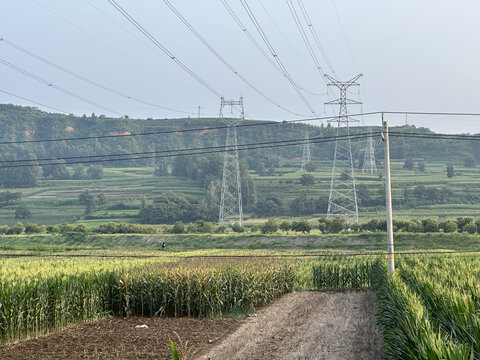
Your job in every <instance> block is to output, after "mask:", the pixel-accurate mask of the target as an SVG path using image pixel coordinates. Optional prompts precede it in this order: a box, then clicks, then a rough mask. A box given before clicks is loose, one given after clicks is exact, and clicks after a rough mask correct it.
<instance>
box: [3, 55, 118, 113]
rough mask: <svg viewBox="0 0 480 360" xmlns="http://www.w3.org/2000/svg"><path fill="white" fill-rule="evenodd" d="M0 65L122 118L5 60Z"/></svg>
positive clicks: (106, 108) (112, 111)
mask: <svg viewBox="0 0 480 360" xmlns="http://www.w3.org/2000/svg"><path fill="white" fill-rule="evenodd" d="M0 64H3V65H5V66H8V67H9V68H11V69H13V70H15V71H18V72H19V73H21V74H23V75H25V76H28V77H30V78H32V79H34V80H36V81H38V82H40V83H42V84H44V85H47V86H49V87H51V88H53V89H55V90H57V91H60V92H62V93H64V94H65V95H68V96H71V97H73V98H75V99H77V100H80V101H83V102H85V103H87V104H90V105H93V106H96V107H98V108H102V109H104V110H106V111H108V112H111V113H113V114H116V115H119V116H122V114H120V113H119V112H117V111H114V110H111V109H109V108H108V107H106V106H103V105H100V104H97V103H96V102H93V101H91V100H88V99H86V98H84V97H82V96H80V95H77V94H75V93H73V92H71V91H69V90H66V89H64V88H62V87H60V86H58V85H55V84H54V83H52V82H50V81H47V80H45V79H42V78H41V77H39V76H37V75H34V74H32V73H31V72H28V71H27V70H24V69H22V68H19V67H18V66H16V65H13V64H11V63H9V62H8V61H5V60H3V59H1V58H0Z"/></svg>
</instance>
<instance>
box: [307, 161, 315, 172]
mask: <svg viewBox="0 0 480 360" xmlns="http://www.w3.org/2000/svg"><path fill="white" fill-rule="evenodd" d="M305 169H306V170H307V171H308V172H314V171H315V170H317V165H315V163H313V162H309V163H308V164H307V165H306V166H305Z"/></svg>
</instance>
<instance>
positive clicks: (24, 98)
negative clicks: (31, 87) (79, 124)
mask: <svg viewBox="0 0 480 360" xmlns="http://www.w3.org/2000/svg"><path fill="white" fill-rule="evenodd" d="M0 92H2V93H4V94H7V95H10V96H13V97H16V98H19V99H22V100H25V101H28V102H31V103H32V104H35V105H40V106H43V107H46V108H48V109H52V110H55V111H60V112H61V113H64V114H68V112H67V111H64V110H60V109H58V108H56V107H53V106H49V105H45V104H42V103H39V102H36V101H34V100H31V99H27V98H26V97H23V96H20V95H15V94H12V93H11V92H8V91H5V90H0Z"/></svg>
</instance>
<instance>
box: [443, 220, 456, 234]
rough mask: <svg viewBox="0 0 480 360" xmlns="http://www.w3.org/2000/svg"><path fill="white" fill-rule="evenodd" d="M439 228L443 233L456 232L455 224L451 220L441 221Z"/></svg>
mask: <svg viewBox="0 0 480 360" xmlns="http://www.w3.org/2000/svg"><path fill="white" fill-rule="evenodd" d="M439 227H440V229H442V230H443V232H444V233H453V232H455V231H457V223H456V222H455V221H453V220H447V221H443V222H441V223H440V225H439Z"/></svg>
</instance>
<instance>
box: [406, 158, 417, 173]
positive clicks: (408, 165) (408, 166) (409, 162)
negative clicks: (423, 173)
mask: <svg viewBox="0 0 480 360" xmlns="http://www.w3.org/2000/svg"><path fill="white" fill-rule="evenodd" d="M414 166H415V164H414V162H413V159H411V158H408V159H405V162H404V163H403V168H404V169H407V170H413V167H414Z"/></svg>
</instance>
